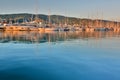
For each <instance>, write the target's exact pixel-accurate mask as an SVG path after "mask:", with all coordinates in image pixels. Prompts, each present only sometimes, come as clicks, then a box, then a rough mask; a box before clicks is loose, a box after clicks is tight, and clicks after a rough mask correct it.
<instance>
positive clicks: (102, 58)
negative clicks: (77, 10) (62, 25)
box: [0, 31, 120, 80]
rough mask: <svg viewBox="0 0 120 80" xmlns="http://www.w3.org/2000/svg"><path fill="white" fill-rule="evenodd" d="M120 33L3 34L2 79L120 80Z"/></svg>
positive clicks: (0, 51)
mask: <svg viewBox="0 0 120 80" xmlns="http://www.w3.org/2000/svg"><path fill="white" fill-rule="evenodd" d="M119 75H120V32H46V33H41V32H26V31H21V32H20V31H7V32H0V80H120V76H119Z"/></svg>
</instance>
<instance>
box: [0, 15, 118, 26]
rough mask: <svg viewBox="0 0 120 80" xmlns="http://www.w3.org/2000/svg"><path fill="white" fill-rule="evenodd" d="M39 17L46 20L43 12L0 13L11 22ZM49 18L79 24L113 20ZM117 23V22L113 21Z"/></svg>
mask: <svg viewBox="0 0 120 80" xmlns="http://www.w3.org/2000/svg"><path fill="white" fill-rule="evenodd" d="M36 16H37V18H38V19H41V20H42V21H44V22H48V21H49V19H48V15H44V14H38V15H35V14H28V13H20V14H2V15H0V19H1V20H6V21H7V22H9V21H10V20H12V21H13V22H19V23H21V22H23V21H32V20H35V18H36ZM50 19H51V23H61V24H65V23H68V24H71V25H73V24H79V25H81V24H82V25H88V24H90V23H92V24H93V23H94V24H95V23H96V21H97V22H99V23H100V22H102V23H104V24H107V23H112V22H113V21H108V20H97V19H96V20H92V19H80V18H76V17H65V16H61V15H51V16H50ZM115 23H117V22H115Z"/></svg>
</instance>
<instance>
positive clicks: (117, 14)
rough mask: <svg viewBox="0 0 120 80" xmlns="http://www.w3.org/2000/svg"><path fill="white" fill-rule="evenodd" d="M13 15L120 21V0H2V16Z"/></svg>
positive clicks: (0, 3)
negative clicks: (55, 15)
mask: <svg viewBox="0 0 120 80" xmlns="http://www.w3.org/2000/svg"><path fill="white" fill-rule="evenodd" d="M12 13H38V14H57V15H65V16H70V17H80V18H100V19H112V20H113V19H114V20H120V0H0V14H12Z"/></svg>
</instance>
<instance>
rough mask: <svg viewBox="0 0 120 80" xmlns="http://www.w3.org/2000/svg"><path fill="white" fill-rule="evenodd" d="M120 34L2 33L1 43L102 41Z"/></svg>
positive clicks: (0, 33) (0, 35)
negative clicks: (73, 40)
mask: <svg viewBox="0 0 120 80" xmlns="http://www.w3.org/2000/svg"><path fill="white" fill-rule="evenodd" d="M119 36H120V32H46V33H41V32H36V31H29V32H28V31H5V32H2V31H1V32H0V43H9V42H13V43H36V42H37V43H45V42H56V41H66V40H72V39H102V38H109V37H119Z"/></svg>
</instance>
